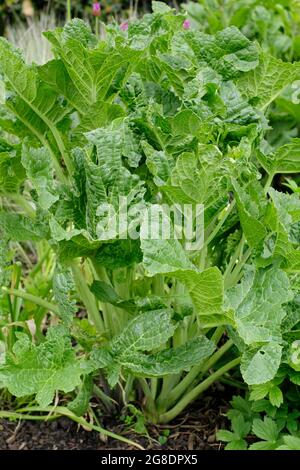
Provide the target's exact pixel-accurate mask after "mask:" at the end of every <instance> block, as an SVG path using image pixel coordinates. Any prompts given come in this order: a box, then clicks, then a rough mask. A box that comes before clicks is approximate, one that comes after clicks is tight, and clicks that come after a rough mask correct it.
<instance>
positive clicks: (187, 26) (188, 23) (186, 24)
mask: <svg viewBox="0 0 300 470" xmlns="http://www.w3.org/2000/svg"><path fill="white" fill-rule="evenodd" d="M182 27H183V29H190V27H191V22H190V20H184V22H183V23H182Z"/></svg>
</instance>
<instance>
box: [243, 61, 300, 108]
mask: <svg viewBox="0 0 300 470" xmlns="http://www.w3.org/2000/svg"><path fill="white" fill-rule="evenodd" d="M299 75H300V67H299V64H298V63H294V64H291V63H290V62H283V61H282V60H280V59H276V58H275V57H272V56H271V55H270V54H268V53H265V52H263V53H261V54H260V59H259V66H258V67H256V68H255V69H254V70H251V71H250V72H248V73H247V74H245V75H243V76H242V77H240V79H239V80H238V86H239V89H240V90H241V93H243V95H245V96H246V97H247V98H248V99H251V100H255V101H256V102H258V106H259V108H260V109H262V110H264V109H265V108H267V107H268V106H269V105H270V104H271V103H272V102H273V101H274V100H275V99H276V98H277V96H279V95H280V93H281V91H282V90H283V89H284V88H285V87H286V86H287V85H289V84H291V83H292V82H293V81H294V80H296V79H297V77H299Z"/></svg>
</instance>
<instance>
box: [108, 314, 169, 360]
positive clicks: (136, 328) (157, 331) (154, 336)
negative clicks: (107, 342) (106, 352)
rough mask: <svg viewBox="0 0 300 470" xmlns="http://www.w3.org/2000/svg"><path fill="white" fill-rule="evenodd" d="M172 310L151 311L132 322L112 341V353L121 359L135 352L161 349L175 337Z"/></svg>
mask: <svg viewBox="0 0 300 470" xmlns="http://www.w3.org/2000/svg"><path fill="white" fill-rule="evenodd" d="M171 318H172V312H171V310H166V309H163V310H151V311H149V312H145V313H142V314H141V315H138V316H137V317H135V318H134V319H133V320H131V321H130V322H129V323H128V325H127V326H126V327H125V328H124V330H123V331H122V333H121V334H120V335H119V336H116V337H115V338H113V340H112V341H111V351H112V353H113V354H114V355H116V356H117V357H119V358H122V357H126V356H127V355H128V354H129V353H131V352H135V351H151V349H154V348H159V347H160V346H162V345H164V344H165V342H166V341H167V340H168V339H169V338H170V337H171V336H172V335H173V333H174V329H175V327H174V325H173V323H172V320H171Z"/></svg>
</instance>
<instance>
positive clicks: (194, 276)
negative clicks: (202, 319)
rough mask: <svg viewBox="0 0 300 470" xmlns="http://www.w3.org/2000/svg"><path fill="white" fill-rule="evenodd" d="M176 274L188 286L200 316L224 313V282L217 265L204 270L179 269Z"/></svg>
mask: <svg viewBox="0 0 300 470" xmlns="http://www.w3.org/2000/svg"><path fill="white" fill-rule="evenodd" d="M175 276H176V278H177V279H179V280H180V281H181V282H182V283H183V284H184V285H185V286H186V287H187V289H188V292H189V294H190V296H191V299H192V301H193V304H194V306H195V308H196V312H197V313H198V314H199V315H200V316H201V315H210V314H211V315H213V314H222V313H223V296H224V282H223V276H222V273H221V272H220V270H219V269H218V268H217V267H213V268H208V269H206V270H205V271H202V272H197V271H190V270H186V271H181V272H180V271H179V272H176V273H175Z"/></svg>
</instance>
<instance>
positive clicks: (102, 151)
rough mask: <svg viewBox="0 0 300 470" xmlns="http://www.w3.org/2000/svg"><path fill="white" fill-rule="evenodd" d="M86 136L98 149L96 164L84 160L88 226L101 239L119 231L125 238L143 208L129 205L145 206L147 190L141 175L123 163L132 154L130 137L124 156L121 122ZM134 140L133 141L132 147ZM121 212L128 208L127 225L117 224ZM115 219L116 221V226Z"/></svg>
mask: <svg viewBox="0 0 300 470" xmlns="http://www.w3.org/2000/svg"><path fill="white" fill-rule="evenodd" d="M86 136H87V139H88V141H89V142H90V143H91V144H93V145H95V147H96V149H97V163H94V162H92V161H87V162H86V163H85V173H86V183H85V190H86V200H87V205H86V222H87V227H88V229H89V231H90V232H91V234H92V236H94V237H96V236H97V238H100V239H101V238H102V239H114V238H116V233H117V231H118V235H119V236H120V238H122V237H123V236H124V234H127V231H130V226H131V224H132V223H133V222H134V220H139V217H140V215H139V212H140V211H133V212H132V213H131V212H130V207H131V206H132V205H135V206H136V207H137V204H141V205H142V204H143V195H144V192H145V190H144V189H143V182H142V181H141V180H140V178H139V177H138V176H137V175H134V174H132V173H131V172H130V171H129V170H128V169H127V168H126V166H125V165H124V164H123V160H122V157H123V156H127V157H129V158H130V156H131V155H130V152H129V150H130V148H129V147H128V140H127V147H125V150H127V152H126V151H125V154H126V155H124V127H123V125H120V126H117V127H116V128H106V129H104V128H103V129H96V130H95V131H92V132H89V133H88V134H87V135H86ZM132 139H133V136H132ZM134 143H135V142H132V148H133V149H134ZM121 197H122V198H123V199H120V198H121ZM125 198H126V204H125V202H124V201H125ZM122 211H123V213H124V212H125V211H127V212H126V213H127V214H128V217H127V218H126V221H127V224H126V225H127V227H122V226H121V227H120V223H119V224H118V218H117V215H118V213H119V212H122ZM131 214H132V215H131ZM114 220H116V222H117V225H115V226H114V223H113V221H114ZM119 222H120V220H119ZM133 225H134V224H133Z"/></svg>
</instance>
